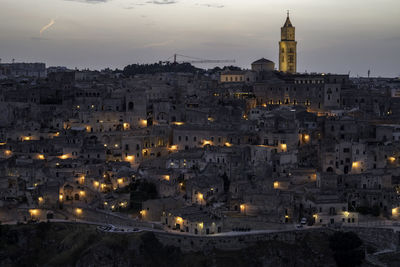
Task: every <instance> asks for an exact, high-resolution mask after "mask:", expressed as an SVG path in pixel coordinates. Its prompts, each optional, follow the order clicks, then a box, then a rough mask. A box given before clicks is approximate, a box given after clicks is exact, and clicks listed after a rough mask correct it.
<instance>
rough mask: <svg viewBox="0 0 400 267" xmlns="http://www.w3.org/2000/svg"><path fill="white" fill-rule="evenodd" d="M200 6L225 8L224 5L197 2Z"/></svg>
mask: <svg viewBox="0 0 400 267" xmlns="http://www.w3.org/2000/svg"><path fill="white" fill-rule="evenodd" d="M197 5H199V6H205V7H210V8H224V7H225V6H224V5H218V4H197Z"/></svg>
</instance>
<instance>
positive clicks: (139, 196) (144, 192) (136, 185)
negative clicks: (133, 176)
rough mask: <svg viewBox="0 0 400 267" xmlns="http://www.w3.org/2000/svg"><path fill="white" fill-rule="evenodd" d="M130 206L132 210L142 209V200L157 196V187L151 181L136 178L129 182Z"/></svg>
mask: <svg viewBox="0 0 400 267" xmlns="http://www.w3.org/2000/svg"><path fill="white" fill-rule="evenodd" d="M129 192H130V208H131V209H132V210H134V211H136V212H137V211H140V210H141V209H142V203H143V201H146V200H149V199H155V198H157V197H158V193H157V188H156V186H155V185H154V184H153V183H150V182H148V181H145V180H137V181H134V182H132V183H131V184H129Z"/></svg>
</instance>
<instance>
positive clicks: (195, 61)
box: [166, 54, 236, 64]
mask: <svg viewBox="0 0 400 267" xmlns="http://www.w3.org/2000/svg"><path fill="white" fill-rule="evenodd" d="M178 57H183V58H187V59H189V60H177V58H178ZM171 58H172V57H169V58H168V59H167V61H166V62H169V59H171ZM173 58H174V61H173V63H191V64H203V63H235V62H236V60H234V59H202V58H196V57H189V56H184V55H180V54H174V55H173Z"/></svg>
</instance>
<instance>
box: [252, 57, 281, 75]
mask: <svg viewBox="0 0 400 267" xmlns="http://www.w3.org/2000/svg"><path fill="white" fill-rule="evenodd" d="M251 69H252V70H253V71H256V72H260V71H273V70H274V69H275V63H274V62H272V61H271V60H268V59H266V58H261V59H259V60H256V61H254V62H253V63H251Z"/></svg>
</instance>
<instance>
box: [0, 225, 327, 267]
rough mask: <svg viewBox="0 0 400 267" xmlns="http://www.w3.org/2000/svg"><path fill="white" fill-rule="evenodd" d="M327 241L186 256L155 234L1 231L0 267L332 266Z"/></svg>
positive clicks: (313, 238) (32, 228) (67, 228)
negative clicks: (161, 241) (162, 242)
mask: <svg viewBox="0 0 400 267" xmlns="http://www.w3.org/2000/svg"><path fill="white" fill-rule="evenodd" d="M327 240H328V235H327V234H320V233H312V234H307V235H305V236H300V237H299V238H298V239H297V241H296V243H295V244H289V243H285V242H280V241H274V240H270V241H260V242H258V243H257V244H255V245H254V246H252V247H248V248H245V249H242V250H237V251H221V250H217V249H214V248H213V247H212V246H210V247H209V248H208V249H207V251H201V252H190V253H184V252H182V251H181V249H180V248H177V247H172V246H164V245H163V244H161V243H160V242H159V241H158V239H157V238H156V236H155V235H154V234H153V233H139V234H117V233H115V234H113V233H103V232H98V231H96V227H94V226H88V225H79V224H72V223H71V224H67V223H41V224H31V225H15V226H8V225H2V226H0V266H143V267H153V266H154V267H155V266H157V267H167V266H174V267H184V266H190V267H203V266H204V267H206V266H222V267H224V266H229V267H230V266H235V267H236V266H237V267H242V266H243V267H248V266H274V265H275V266H325V265H329V266H332V265H333V264H334V260H333V258H332V252H331V250H330V249H329V246H328V241H327ZM189 246H190V245H189Z"/></svg>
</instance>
